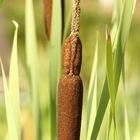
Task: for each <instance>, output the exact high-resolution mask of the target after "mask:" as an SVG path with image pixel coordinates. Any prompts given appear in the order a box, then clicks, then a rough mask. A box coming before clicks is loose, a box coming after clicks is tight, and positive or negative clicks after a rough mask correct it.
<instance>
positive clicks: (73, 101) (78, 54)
mask: <svg viewBox="0 0 140 140" xmlns="http://www.w3.org/2000/svg"><path fill="white" fill-rule="evenodd" d="M79 20H80V0H73V12H72V25H71V34H70V36H69V37H68V38H67V39H66V40H65V42H64V47H63V56H62V70H63V75H62V77H61V79H60V81H59V86H58V136H57V138H58V140H79V138H80V128H81V114H82V99H83V84H82V80H81V78H80V76H79V74H80V69H81V62H82V44H81V41H80V39H79Z"/></svg>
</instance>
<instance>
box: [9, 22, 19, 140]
mask: <svg viewBox="0 0 140 140" xmlns="http://www.w3.org/2000/svg"><path fill="white" fill-rule="evenodd" d="M13 23H14V25H15V27H16V30H15V35H14V40H13V49H12V54H11V62H10V73H9V93H10V94H11V95H12V104H13V109H14V115H15V120H16V127H17V130H18V134H19V139H20V93H19V78H18V55H17V34H18V24H17V23H16V22H15V21H13ZM13 79H14V82H13Z"/></svg>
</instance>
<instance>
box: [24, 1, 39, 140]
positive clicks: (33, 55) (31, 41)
mask: <svg viewBox="0 0 140 140" xmlns="http://www.w3.org/2000/svg"><path fill="white" fill-rule="evenodd" d="M25 37H26V61H27V68H28V72H29V81H30V92H31V98H32V109H33V116H34V121H35V134H36V136H35V137H36V140H40V139H41V128H40V127H41V126H40V125H41V122H40V119H39V118H40V111H39V96H38V61H37V60H38V52H37V39H36V29H35V20H34V11H33V1H32V0H26V1H25Z"/></svg>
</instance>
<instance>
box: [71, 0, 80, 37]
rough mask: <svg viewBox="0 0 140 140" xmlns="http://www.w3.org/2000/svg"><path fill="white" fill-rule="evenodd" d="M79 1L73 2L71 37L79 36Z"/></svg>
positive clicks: (74, 0)
mask: <svg viewBox="0 0 140 140" xmlns="http://www.w3.org/2000/svg"><path fill="white" fill-rule="evenodd" d="M79 23H80V0H73V6H72V24H71V35H75V36H79V29H80V24H79Z"/></svg>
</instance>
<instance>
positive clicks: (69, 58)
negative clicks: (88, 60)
mask: <svg viewBox="0 0 140 140" xmlns="http://www.w3.org/2000/svg"><path fill="white" fill-rule="evenodd" d="M75 40H76V41H75ZM81 62H82V45H81V41H80V39H79V37H76V36H70V37H68V38H67V39H66V41H65V42H64V47H63V58H62V67H63V73H64V74H72V75H73V74H74V75H79V73H80V69H81Z"/></svg>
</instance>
